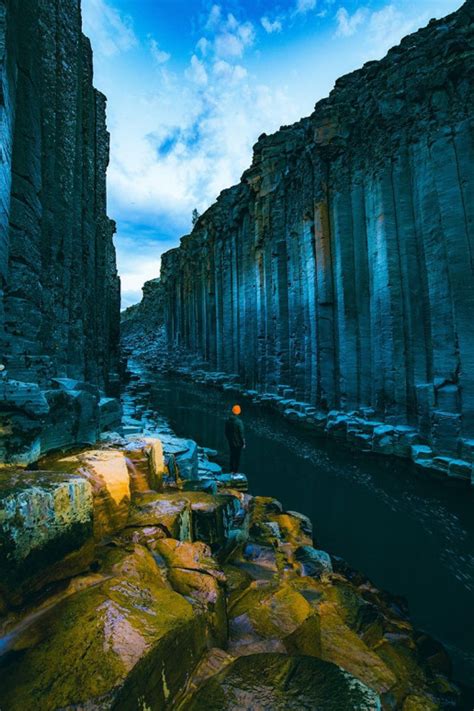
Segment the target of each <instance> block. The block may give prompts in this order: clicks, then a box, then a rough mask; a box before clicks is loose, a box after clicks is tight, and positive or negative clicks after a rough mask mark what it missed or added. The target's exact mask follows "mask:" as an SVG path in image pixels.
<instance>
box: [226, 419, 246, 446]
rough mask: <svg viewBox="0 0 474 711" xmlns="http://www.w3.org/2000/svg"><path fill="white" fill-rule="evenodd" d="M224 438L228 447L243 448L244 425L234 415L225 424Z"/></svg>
mask: <svg viewBox="0 0 474 711" xmlns="http://www.w3.org/2000/svg"><path fill="white" fill-rule="evenodd" d="M225 436H226V437H227V441H228V443H229V447H243V446H244V444H245V432H244V423H243V422H242V420H241V419H239V418H238V417H236V415H231V416H230V417H229V419H228V420H226V423H225Z"/></svg>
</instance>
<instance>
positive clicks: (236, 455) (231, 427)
mask: <svg viewBox="0 0 474 711" xmlns="http://www.w3.org/2000/svg"><path fill="white" fill-rule="evenodd" d="M241 412H242V409H241V407H240V405H234V407H233V408H232V414H231V415H230V417H229V418H228V419H227V420H226V423H225V436H226V438H227V441H228V443H229V450H230V471H231V474H237V473H238V471H239V465H240V455H241V454H242V449H243V448H244V447H245V430H244V423H243V422H242V420H241V419H240V414H241Z"/></svg>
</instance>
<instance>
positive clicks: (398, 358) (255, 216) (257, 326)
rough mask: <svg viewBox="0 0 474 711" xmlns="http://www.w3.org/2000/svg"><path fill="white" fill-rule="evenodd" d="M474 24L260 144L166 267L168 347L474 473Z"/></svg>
mask: <svg viewBox="0 0 474 711" xmlns="http://www.w3.org/2000/svg"><path fill="white" fill-rule="evenodd" d="M473 27H474V22H473V2H472V0H469V2H467V3H465V4H464V5H463V7H462V8H461V9H460V10H458V11H457V12H456V13H454V14H452V15H450V16H449V17H447V18H444V19H443V20H439V21H432V22H431V23H430V24H429V25H428V27H426V28H424V29H422V30H420V31H419V32H417V33H416V34H414V35H411V36H409V37H406V38H405V39H404V40H403V41H402V42H401V44H400V45H399V46H398V47H395V48H393V49H392V50H390V52H389V53H388V55H387V57H386V58H385V59H383V60H382V61H380V62H369V63H367V64H366V65H365V66H364V67H363V68H362V69H361V70H359V71H356V72H354V73H352V74H350V75H348V76H345V77H342V78H341V79H339V80H338V81H337V82H336V86H335V88H334V90H333V91H332V93H331V94H330V96H329V98H327V99H325V100H323V101H320V102H319V103H318V104H317V105H316V107H315V111H314V113H313V115H312V116H311V117H309V118H307V119H303V120H302V121H300V122H299V123H297V124H295V125H293V126H289V127H283V128H282V129H281V130H280V131H279V132H277V133H276V134H274V135H273V136H266V135H263V136H261V137H260V139H259V141H258V143H257V144H256V146H255V149H254V159H253V163H252V166H251V168H250V169H249V170H248V171H246V172H245V173H244V175H243V176H242V179H241V182H240V184H239V185H237V186H235V187H233V188H231V189H230V190H226V191H224V192H223V193H222V195H221V196H220V197H219V198H218V200H217V202H216V204H215V205H213V206H212V207H211V208H210V209H209V210H208V211H207V212H206V213H204V214H203V215H202V216H201V217H200V218H199V220H198V222H197V224H196V225H195V228H194V230H193V232H192V234H191V235H190V236H188V237H186V238H184V239H183V241H182V245H181V247H180V248H179V249H178V250H175V251H173V253H172V255H170V257H167V256H166V255H165V258H164V260H163V267H162V285H161V289H162V296H161V298H162V308H163V317H164V321H165V323H166V324H167V330H168V340H169V344H170V345H171V347H172V348H174V347H175V346H179V347H182V348H183V349H185V350H187V351H188V352H190V353H193V354H195V355H196V356H197V357H198V359H199V360H201V359H204V360H205V361H206V362H207V364H208V368H209V369H211V370H215V371H216V370H219V371H224V372H227V373H236V374H237V375H238V376H239V380H240V382H242V383H243V384H244V386H246V387H247V388H253V389H257V390H259V391H260V392H268V393H278V394H280V395H282V394H284V393H285V397H290V398H292V399H293V400H296V401H303V402H305V403H307V405H308V406H310V405H311V406H313V407H315V408H317V410H319V412H321V413H324V412H325V413H326V414H328V413H329V412H330V411H331V412H332V413H333V414H332V415H331V417H332V418H333V419H334V417H335V416H336V415H335V414H334V413H335V412H336V411H337V412H339V413H356V414H357V416H359V417H362V418H365V419H366V420H367V424H366V426H365V428H362V430H361V432H362V433H363V437H364V438H365V439H364V442H366V443H367V442H369V439H370V437H372V434H373V435H374V442H376V440H377V437H379V438H382V440H383V442H386V441H388V440H387V439H383V438H384V437H389V438H390V437H392V439H393V437H395V439H393V442H396V441H398V440H397V439H396V438H397V437H398V436H399V435H400V432H405V433H408V432H409V433H410V437H411V440H408V439H406V440H405V444H404V447H405V449H404V451H405V450H406V448H407V446H408V445H409V444H410V443H411V444H416V445H430V446H431V447H432V448H433V450H434V452H435V453H437V454H439V455H449V456H450V457H451V458H453V457H458V458H459V459H464V460H465V461H467V462H469V461H470V462H472V461H473V452H474V330H473V323H474V288H473V287H474V257H473V254H474V244H473V243H474V236H473V210H474V174H473V169H472V165H473V159H474V153H473V97H474V86H473V74H472V66H473V61H474V52H473ZM198 297H199V298H201V299H204V303H202V302H199V303H201V304H202V305H201V310H202V312H203V313H204V314H205V318H200V317H198V316H196V310H195V308H194V307H192V308H191V304H195V303H196V302H197V301H196V300H197V299H198ZM183 313H187V314H188V316H187V319H188V320H186V319H183V316H182V314H183ZM189 319H191V321H189ZM300 404H301V403H300ZM300 412H301V408H300ZM369 421H370V422H372V423H374V424H373V425H371V424H370V422H369ZM381 422H382V423H384V425H383V427H382V429H380V423H381ZM377 427H378V428H379V429H378V430H376V428H377ZM393 427H395V428H399V429H398V430H397V431H396V432H395V434H394V433H393V432H392V430H391V428H392V429H393ZM371 428H372V429H371ZM400 428H401V429H400ZM404 428H405V429H404ZM410 428H411V429H410ZM400 436H401V435H400ZM407 437H408V435H407ZM390 441H392V440H390ZM383 442H382V445H383V446H385V445H384V444H383ZM407 443H408V445H407ZM379 445H380V442H379ZM382 445H380V447H382ZM405 445H407V446H405ZM368 446H371V445H368ZM374 446H375V445H374ZM377 446H378V445H377ZM409 449H410V447H409V446H408V450H409ZM422 450H423V447H422V449H421V450H420V451H421V453H422V454H423V451H422ZM398 451H401V449H400V448H399V450H398ZM417 451H418V450H417ZM427 456H428V455H427ZM441 465H442V466H444V465H445V464H443V463H442V462H441V463H440V466H441ZM446 466H448V464H446ZM449 466H451V465H449ZM453 466H454V465H453ZM456 466H458V465H456ZM463 466H464V465H463V464H462V462H461V463H460V464H459V467H461V468H462V467H463ZM468 467H469V465H468ZM463 471H464V470H463Z"/></svg>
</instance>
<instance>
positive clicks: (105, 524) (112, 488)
mask: <svg viewBox="0 0 474 711" xmlns="http://www.w3.org/2000/svg"><path fill="white" fill-rule="evenodd" d="M56 466H57V467H59V468H61V467H67V466H69V467H71V468H73V469H76V470H77V471H78V472H80V474H81V475H82V476H83V477H84V478H85V479H87V481H88V482H89V483H90V485H91V487H92V495H93V503H94V537H95V538H96V540H101V539H102V538H104V537H106V536H109V535H110V534H112V533H115V532H117V531H120V529H122V528H124V526H125V525H126V523H127V520H128V513H129V508H130V498H131V494H130V475H129V472H128V468H127V463H126V459H125V456H124V453H123V452H120V451H117V450H89V451H86V452H84V453H83V454H78V455H74V456H71V457H65V458H63V459H60V460H58V461H57V463H56Z"/></svg>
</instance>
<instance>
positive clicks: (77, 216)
mask: <svg viewBox="0 0 474 711" xmlns="http://www.w3.org/2000/svg"><path fill="white" fill-rule="evenodd" d="M105 103H106V101H105V97H104V96H103V95H102V94H100V93H99V92H98V91H96V90H95V89H94V87H93V84H92V52H91V47H90V43H89V41H88V39H87V38H85V37H84V36H83V34H82V32H81V12H80V2H79V0H62V1H61V2H57V1H56V0H42V1H41V2H36V1H35V2H20V1H19V0H0V137H1V151H2V154H1V159H0V339H1V350H0V354H1V357H0V360H1V362H2V363H3V364H4V365H5V366H6V371H5V372H4V376H5V374H6V377H4V379H3V380H2V381H1V382H0V387H1V396H0V415H1V418H2V425H1V426H2V440H1V443H0V461H3V462H12V461H13V462H17V463H22V462H26V463H27V462H28V461H31V460H32V459H34V458H35V457H37V456H38V454H39V453H40V452H44V451H47V450H48V449H53V448H57V447H59V446H62V445H67V444H71V443H73V442H84V441H85V442H90V441H94V440H95V437H96V435H97V432H98V429H99V411H100V406H99V399H100V396H101V394H102V395H103V394H104V392H106V393H107V394H117V393H116V391H117V384H118V376H117V373H118V345H119V344H118V341H119V310H120V284H119V279H118V276H117V271H116V264H115V250H114V246H113V234H114V223H113V222H112V221H111V220H109V218H108V217H107V214H106V182H105V180H106V169H107V164H108V157H109V136H108V133H107V130H106V126H105ZM100 391H102V392H100ZM107 408H108V409H109V411H110V410H113V406H112V405H111V402H110V401H109V400H106V399H104V398H102V409H105V410H107Z"/></svg>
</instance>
